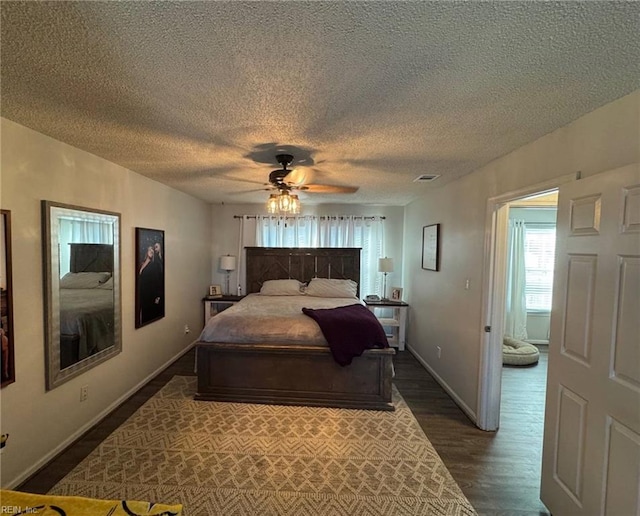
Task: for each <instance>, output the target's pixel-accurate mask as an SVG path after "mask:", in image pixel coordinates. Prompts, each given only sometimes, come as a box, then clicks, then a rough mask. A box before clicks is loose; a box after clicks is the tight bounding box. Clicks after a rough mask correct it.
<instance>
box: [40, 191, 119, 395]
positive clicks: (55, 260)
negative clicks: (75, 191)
mask: <svg viewBox="0 0 640 516" xmlns="http://www.w3.org/2000/svg"><path fill="white" fill-rule="evenodd" d="M59 209H63V210H68V211H70V212H85V213H97V214H100V215H107V216H111V217H113V222H114V226H113V233H114V234H113V274H112V275H113V308H114V314H113V315H114V317H113V322H114V345H113V346H111V347H109V348H107V349H104V350H102V351H99V352H97V353H95V354H94V355H91V356H89V357H87V358H85V359H83V360H80V361H79V362H77V363H75V364H73V365H70V366H69V367H66V368H65V369H62V370H61V369H60V295H59V285H60V274H59V270H60V258H59V254H58V252H57V249H58V233H57V219H56V218H55V217H54V214H55V213H56V211H57V210H59ZM120 234H121V232H120V214H119V213H115V212H112V211H104V210H95V209H92V208H85V207H83V206H76V205H71V204H62V203H58V202H53V201H42V244H43V261H42V265H43V280H44V330H45V335H44V336H45V362H46V367H45V374H46V389H47V390H48V391H49V390H51V389H54V388H55V387H58V386H59V385H62V384H63V383H65V382H67V381H69V380H71V379H72V378H75V377H76V376H78V375H80V374H82V373H84V372H86V371H88V370H89V369H92V368H93V367H95V366H97V365H98V364H100V363H102V362H104V361H105V360H108V359H110V358H112V357H113V356H115V355H117V354H118V353H120V352H121V351H122V300H121V285H120V278H121V267H120V263H121V260H120V248H121V246H120ZM54 250H55V252H54Z"/></svg>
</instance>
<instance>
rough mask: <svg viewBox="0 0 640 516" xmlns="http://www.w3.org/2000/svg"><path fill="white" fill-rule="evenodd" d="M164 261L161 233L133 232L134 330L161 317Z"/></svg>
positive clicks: (137, 229) (151, 230)
mask: <svg viewBox="0 0 640 516" xmlns="http://www.w3.org/2000/svg"><path fill="white" fill-rule="evenodd" d="M164 257H165V255H164V231H162V230H160V229H147V228H136V328H141V327H142V326H145V325H147V324H149V323H152V322H154V321H157V320H158V319H162V318H163V317H164V308H165V288H164V267H165V263H164Z"/></svg>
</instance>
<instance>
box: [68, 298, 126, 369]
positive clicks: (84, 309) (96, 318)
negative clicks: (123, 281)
mask: <svg viewBox="0 0 640 516" xmlns="http://www.w3.org/2000/svg"><path fill="white" fill-rule="evenodd" d="M60 334H61V335H68V336H76V337H77V338H78V347H79V349H78V355H79V358H80V360H82V359H83V358H86V357H88V356H89V355H91V354H93V353H97V352H98V351H102V350H103V349H106V348H108V347H110V346H113V337H114V321H113V290H107V289H100V288H94V289H67V288H61V289H60Z"/></svg>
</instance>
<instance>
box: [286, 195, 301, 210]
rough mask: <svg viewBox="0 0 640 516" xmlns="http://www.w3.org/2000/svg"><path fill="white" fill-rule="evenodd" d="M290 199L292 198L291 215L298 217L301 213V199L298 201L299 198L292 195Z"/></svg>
mask: <svg viewBox="0 0 640 516" xmlns="http://www.w3.org/2000/svg"><path fill="white" fill-rule="evenodd" d="M289 197H291V204H290V209H289V213H292V214H293V215H298V214H299V213H300V199H298V196H297V195H295V194H290V195H289Z"/></svg>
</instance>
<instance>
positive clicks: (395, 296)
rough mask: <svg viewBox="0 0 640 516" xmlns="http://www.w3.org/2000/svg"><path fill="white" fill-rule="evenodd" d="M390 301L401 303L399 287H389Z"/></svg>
mask: <svg viewBox="0 0 640 516" xmlns="http://www.w3.org/2000/svg"><path fill="white" fill-rule="evenodd" d="M391 301H402V289H401V288H400V287H391Z"/></svg>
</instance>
